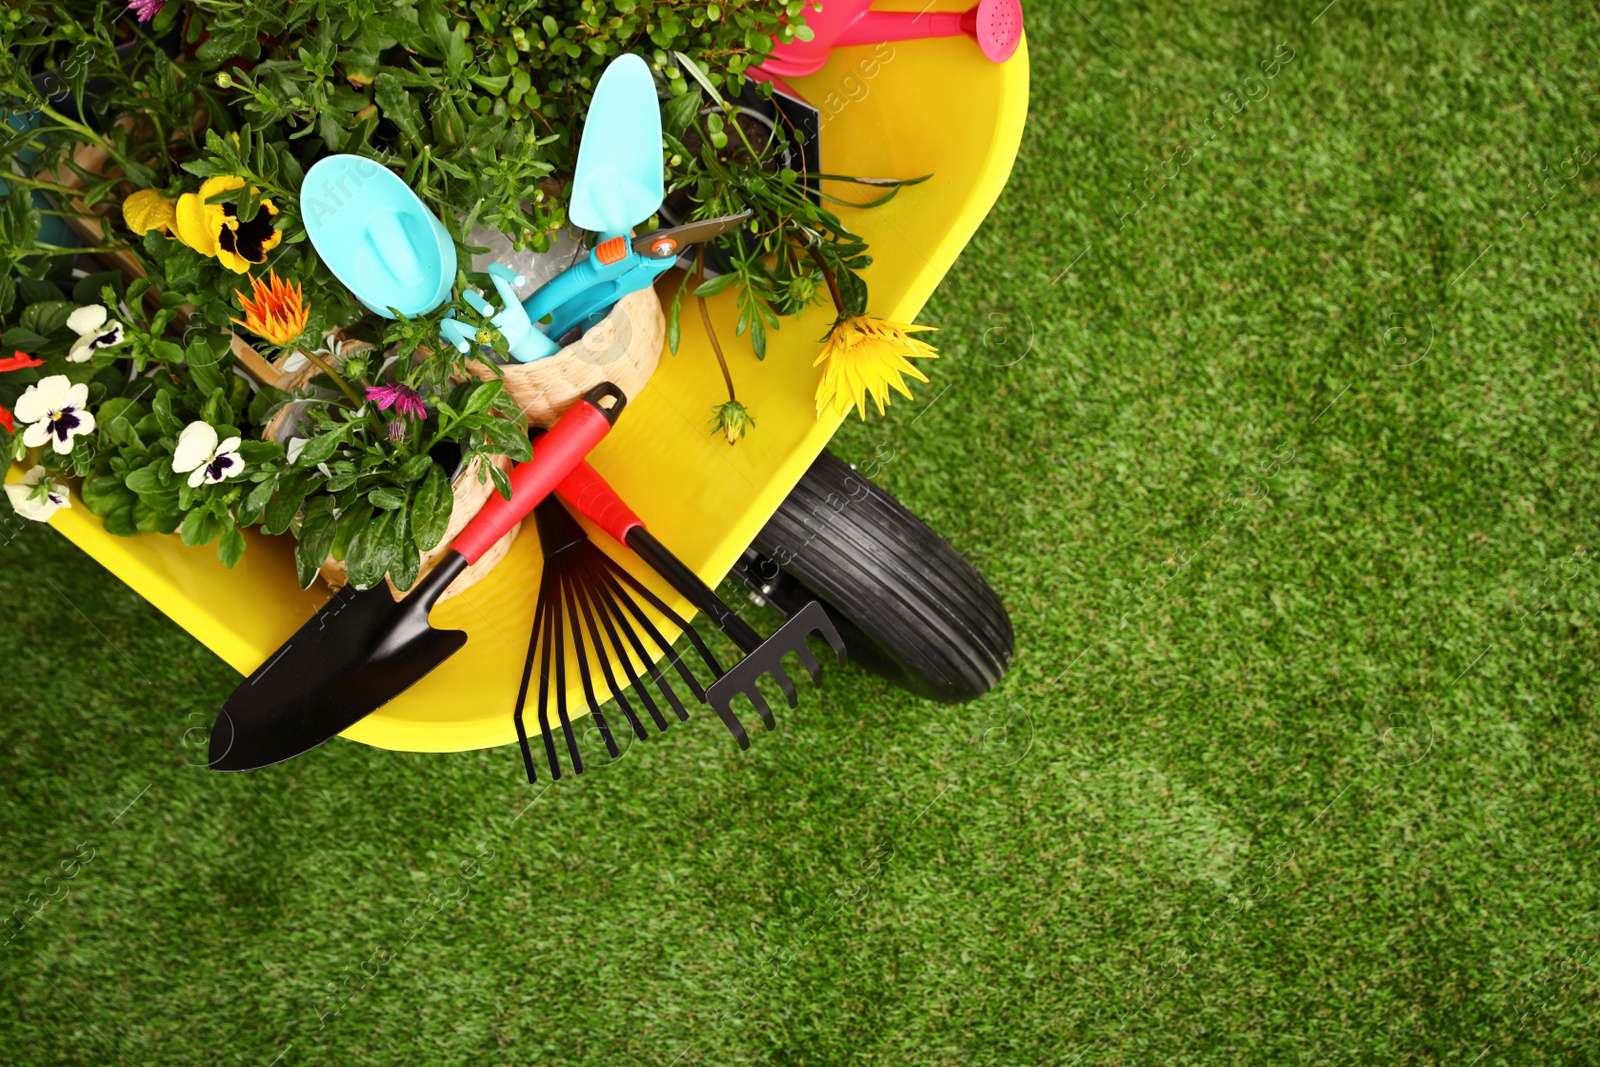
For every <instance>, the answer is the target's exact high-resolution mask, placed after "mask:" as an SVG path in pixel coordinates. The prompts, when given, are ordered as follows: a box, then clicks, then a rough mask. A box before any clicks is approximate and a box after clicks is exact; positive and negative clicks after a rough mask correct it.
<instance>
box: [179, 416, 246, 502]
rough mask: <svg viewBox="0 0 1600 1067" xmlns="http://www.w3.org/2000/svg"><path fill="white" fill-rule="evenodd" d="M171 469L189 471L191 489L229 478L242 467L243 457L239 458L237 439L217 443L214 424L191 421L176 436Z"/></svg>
mask: <svg viewBox="0 0 1600 1067" xmlns="http://www.w3.org/2000/svg"><path fill="white" fill-rule="evenodd" d="M172 469H173V470H174V471H176V472H177V473H179V474H182V473H184V472H185V471H188V472H189V487H190V488H191V489H193V488H196V487H198V486H199V485H201V484H202V483H204V482H209V483H211V484H213V485H215V484H216V483H218V482H221V481H225V480H227V479H229V478H232V477H233V476H234V475H236V474H238V473H240V472H241V471H243V470H244V460H242V459H240V458H239V438H237V437H230V438H228V439H227V440H226V441H221V442H219V441H218V440H217V431H216V428H215V427H214V426H212V425H210V424H209V423H205V422H191V423H190V424H189V425H187V426H185V427H184V428H183V433H181V434H179V435H178V447H177V448H176V449H175V450H174V451H173V454H172Z"/></svg>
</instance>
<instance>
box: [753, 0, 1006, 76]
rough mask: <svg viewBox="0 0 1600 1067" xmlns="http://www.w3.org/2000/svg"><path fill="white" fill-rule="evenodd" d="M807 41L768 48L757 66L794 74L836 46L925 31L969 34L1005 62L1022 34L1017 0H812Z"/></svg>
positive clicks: (811, 68)
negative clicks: (939, 0) (925, 5)
mask: <svg viewBox="0 0 1600 1067" xmlns="http://www.w3.org/2000/svg"><path fill="white" fill-rule="evenodd" d="M805 19H806V26H807V27H809V28H810V30H811V32H812V34H813V36H812V38H811V40H809V41H792V42H790V43H789V44H780V45H778V46H777V47H776V48H774V49H773V50H772V55H771V56H769V57H768V58H767V59H766V60H765V61H764V62H763V63H762V64H761V69H763V70H766V71H770V72H771V73H773V74H776V75H778V76H779V77H783V78H798V77H800V76H802V75H805V74H813V73H815V72H816V71H818V70H820V69H822V65H823V64H824V63H826V62H827V61H828V56H829V55H830V54H831V53H832V52H833V50H834V49H835V48H842V47H844V46H846V45H852V44H879V43H881V42H883V41H914V40H921V39H922V38H924V37H962V36H965V37H971V38H972V39H973V40H974V41H977V42H978V47H979V48H981V49H983V55H984V58H986V59H988V60H989V61H990V62H991V63H1004V62H1005V61H1006V60H1008V59H1010V58H1011V56H1012V53H1014V52H1016V50H1017V45H1018V43H1020V42H1021V40H1022V4H1021V2H1020V0H980V2H979V3H978V5H977V6H976V7H974V8H972V9H970V10H968V11H965V12H954V11H950V12H918V11H874V10H872V0H813V2H812V3H811V4H809V5H808V6H807V8H806V11H805Z"/></svg>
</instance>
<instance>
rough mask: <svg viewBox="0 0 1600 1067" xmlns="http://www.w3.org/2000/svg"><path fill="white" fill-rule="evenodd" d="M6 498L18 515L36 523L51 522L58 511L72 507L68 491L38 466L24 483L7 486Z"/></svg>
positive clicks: (32, 469) (29, 473) (24, 479)
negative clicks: (51, 517)
mask: <svg viewBox="0 0 1600 1067" xmlns="http://www.w3.org/2000/svg"><path fill="white" fill-rule="evenodd" d="M6 496H7V498H9V499H10V501H11V507H12V508H13V509H14V510H15V511H16V513H17V514H18V515H21V516H22V517H23V518H25V519H32V520H33V521H34V522H49V521H50V516H52V515H54V514H55V513H56V512H57V511H59V510H61V509H62V508H70V507H71V506H72V501H71V500H69V499H67V490H66V489H65V488H64V487H63V486H60V485H58V484H56V481H55V479H54V478H51V477H50V472H49V471H47V470H45V469H44V468H43V467H40V466H38V465H35V466H34V467H32V468H31V469H29V471H28V473H27V474H24V475H23V476H22V481H20V482H13V483H11V484H10V485H8V486H6Z"/></svg>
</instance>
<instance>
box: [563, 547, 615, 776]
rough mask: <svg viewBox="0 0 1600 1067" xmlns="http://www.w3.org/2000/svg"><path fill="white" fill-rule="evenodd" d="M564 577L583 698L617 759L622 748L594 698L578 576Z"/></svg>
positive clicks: (609, 749) (612, 756)
mask: <svg viewBox="0 0 1600 1067" xmlns="http://www.w3.org/2000/svg"><path fill="white" fill-rule="evenodd" d="M564 578H565V581H564V582H563V583H562V591H563V593H564V594H565V596H566V603H567V618H568V619H570V620H571V622H572V647H573V650H574V651H576V652H577V653H578V681H579V682H581V683H582V684H583V699H584V701H585V702H586V703H587V704H588V706H589V714H590V716H592V717H593V718H594V724H595V725H596V726H598V727H599V728H600V739H601V740H602V741H604V742H605V743H606V752H607V753H609V754H610V756H611V758H612V759H616V758H617V757H618V756H620V755H622V750H621V749H619V748H618V747H617V739H616V738H614V737H612V736H611V724H610V723H608V722H606V717H605V716H604V715H603V714H601V712H600V702H599V701H598V700H596V699H595V698H594V676H593V675H592V674H590V672H589V646H588V645H586V644H584V641H583V624H582V623H581V622H580V621H579V620H578V605H577V602H576V601H577V589H578V580H577V576H576V575H574V574H568V575H565V576H564ZM602 654H604V653H603V650H602Z"/></svg>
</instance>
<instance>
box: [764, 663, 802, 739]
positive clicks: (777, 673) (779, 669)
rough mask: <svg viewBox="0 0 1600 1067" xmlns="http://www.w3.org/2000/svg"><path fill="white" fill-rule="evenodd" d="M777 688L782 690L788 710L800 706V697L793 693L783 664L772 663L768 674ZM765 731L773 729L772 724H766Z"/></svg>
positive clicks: (792, 687)
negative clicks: (786, 699)
mask: <svg viewBox="0 0 1600 1067" xmlns="http://www.w3.org/2000/svg"><path fill="white" fill-rule="evenodd" d="M769 673H770V674H771V675H772V678H773V680H774V681H775V682H777V683H778V687H779V688H780V689H782V690H783V695H784V696H786V697H788V698H789V708H790V710H793V709H795V708H798V707H799V706H800V697H799V696H798V695H797V694H796V693H795V691H794V682H793V681H792V680H791V679H790V678H789V672H788V671H785V670H784V669H783V664H781V663H774V664H773V665H772V669H771V671H770V672H769ZM767 729H769V730H771V729H773V724H772V723H770V722H769V723H767Z"/></svg>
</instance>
